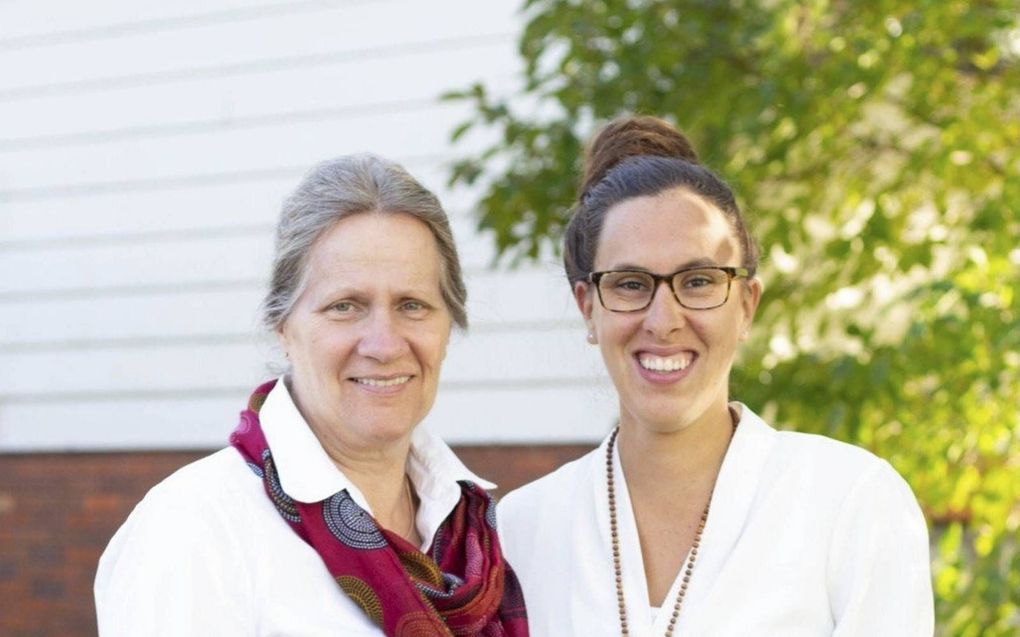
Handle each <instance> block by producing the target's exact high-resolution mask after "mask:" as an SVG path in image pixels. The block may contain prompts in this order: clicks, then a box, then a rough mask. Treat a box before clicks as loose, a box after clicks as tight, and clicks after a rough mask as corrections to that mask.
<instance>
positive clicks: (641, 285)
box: [613, 276, 648, 292]
mask: <svg viewBox="0 0 1020 637" xmlns="http://www.w3.org/2000/svg"><path fill="white" fill-rule="evenodd" d="M613 287H615V288H616V289H618V290H626V291H628V292H640V291H642V290H647V289H648V281H647V279H645V278H644V277H634V276H630V277H622V278H620V279H619V280H617V281H614V282H613Z"/></svg>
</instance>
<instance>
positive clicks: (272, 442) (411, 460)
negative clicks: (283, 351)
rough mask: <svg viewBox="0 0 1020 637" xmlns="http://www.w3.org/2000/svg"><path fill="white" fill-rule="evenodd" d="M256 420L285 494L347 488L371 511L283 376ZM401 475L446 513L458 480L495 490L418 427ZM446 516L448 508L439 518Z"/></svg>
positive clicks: (301, 497)
mask: <svg viewBox="0 0 1020 637" xmlns="http://www.w3.org/2000/svg"><path fill="white" fill-rule="evenodd" d="M259 422H260V423H261V425H262V431H263V433H264V434H265V436H266V441H267V442H268V443H269V448H270V449H271V450H272V453H273V461H274V462H275V464H276V468H277V471H278V472H279V475H280V486H281V487H283V490H284V492H285V493H286V494H287V495H289V496H290V497H291V498H294V499H295V500H298V501H300V502H319V501H321V500H325V499H326V498H328V497H330V496H331V495H333V494H334V493H337V492H338V491H341V490H343V489H347V492H348V493H350V495H351V497H352V498H354V501H355V502H357V503H358V506H360V507H361V508H363V509H365V510H366V511H368V512H369V513H371V509H370V508H369V506H368V502H366V501H365V498H364V496H363V495H362V493H361V491H360V490H359V489H358V488H357V487H356V486H355V485H354V483H353V482H351V481H350V480H349V479H348V478H347V476H346V475H344V473H343V472H342V471H340V469H339V468H338V467H337V466H336V465H335V464H334V463H333V461H332V460H331V459H330V457H329V455H328V454H327V453H326V450H325V449H323V448H322V445H321V444H320V443H319V439H318V438H316V437H315V434H314V433H313V432H312V430H311V428H310V427H309V426H308V423H307V422H306V421H305V419H304V417H302V416H301V412H299V411H298V408H297V405H295V404H294V399H293V398H292V397H291V395H290V391H289V390H288V389H287V384H286V382H284V379H283V378H280V380H279V381H278V382H277V383H276V385H275V386H274V387H273V389H272V390H270V392H269V395H268V396H266V400H265V402H264V403H263V405H262V409H261V410H260V411H259ZM407 474H408V476H409V477H410V478H411V482H412V483H413V484H414V488H415V490H416V491H417V493H418V496H419V497H420V498H421V499H422V500H423V501H424V500H426V499H429V500H433V501H440V502H444V503H445V502H451V501H452V504H451V505H450V507H451V509H452V507H453V505H454V504H455V503H456V502H457V501H459V500H460V486H459V485H458V484H457V482H458V481H460V480H469V481H471V482H473V483H475V484H477V485H478V486H480V487H482V488H484V489H494V488H495V487H496V485H495V484H493V483H491V482H489V481H487V480H483V479H482V478H479V477H478V476H477V475H475V473H474V472H472V471H471V470H470V469H468V468H467V467H466V466H464V464H463V463H462V462H461V461H460V459H459V458H457V456H456V455H455V454H454V453H453V450H452V449H450V447H448V446H447V445H446V443H444V442H443V441H442V440H440V439H439V438H438V437H437V436H435V435H434V434H432V432H430V431H428V430H427V429H426V428H424V427H421V426H419V427H416V428H415V430H414V432H413V433H412V434H411V453H410V455H409V456H408V461H407ZM447 514H449V510H447V511H446V512H445V513H444V514H443V518H445V517H446V515H447ZM441 521H442V519H440V522H441Z"/></svg>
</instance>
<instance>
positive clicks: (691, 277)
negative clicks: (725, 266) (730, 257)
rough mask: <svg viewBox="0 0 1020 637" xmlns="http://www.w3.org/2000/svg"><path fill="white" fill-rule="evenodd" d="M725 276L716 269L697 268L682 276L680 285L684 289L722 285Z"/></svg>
mask: <svg viewBox="0 0 1020 637" xmlns="http://www.w3.org/2000/svg"><path fill="white" fill-rule="evenodd" d="M725 280H726V276H725V275H724V274H723V273H722V272H720V271H717V270H698V271H695V272H688V273H686V274H685V275H684V276H683V279H682V281H681V285H682V286H683V287H684V288H685V289H695V288H705V287H712V286H715V285H722V284H723V283H724V282H725Z"/></svg>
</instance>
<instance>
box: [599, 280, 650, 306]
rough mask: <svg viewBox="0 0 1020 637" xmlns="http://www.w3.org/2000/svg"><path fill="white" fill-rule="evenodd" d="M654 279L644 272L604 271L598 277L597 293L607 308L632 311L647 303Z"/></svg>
mask: <svg viewBox="0 0 1020 637" xmlns="http://www.w3.org/2000/svg"><path fill="white" fill-rule="evenodd" d="M654 291H655V280H654V279H653V278H652V277H651V276H650V275H648V274H646V273H644V272H606V273H605V274H604V275H602V278H601V279H599V295H600V296H601V298H602V304H603V305H604V306H605V307H606V309H607V310H613V311H616V312H632V311H634V310H640V309H642V308H644V307H645V306H646V305H648V302H649V301H650V300H651V298H652V293H653V292H654Z"/></svg>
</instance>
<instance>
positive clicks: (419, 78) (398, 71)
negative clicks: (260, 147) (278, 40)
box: [0, 39, 519, 153]
mask: <svg viewBox="0 0 1020 637" xmlns="http://www.w3.org/2000/svg"><path fill="white" fill-rule="evenodd" d="M0 59H2V58H0ZM518 67H519V62H518V59H517V57H516V54H515V51H514V49H513V46H512V43H511V42H510V41H509V40H499V39H494V40H486V41H479V42H476V43H473V44H471V45H470V46H468V45H465V44H463V43H452V44H450V45H446V46H433V47H429V48H428V49H426V50H423V51H415V52H410V53H406V54H402V55H397V56H393V57H383V58H379V59H370V60H357V59H351V60H338V61H336V62H334V63H331V64H323V65H304V66H300V67H298V68H293V69H291V68H288V69H272V70H265V71H261V72H253V73H249V74H243V75H236V76H228V77H222V78H195V77H185V78H182V79H181V80H179V81H176V82H173V83H159V84H139V85H137V86H129V87H120V88H118V87H114V88H111V89H109V90H105V91H100V92H82V93H76V94H73V95H66V94H57V95H42V96H39V97H28V98H24V99H8V100H0V121H3V122H5V123H6V125H5V126H4V127H2V128H0V153H11V152H16V151H18V150H23V149H27V148H38V147H62V146H79V145H87V144H92V143H96V142H103V141H109V140H112V139H149V138H153V137H166V136H173V135H177V134H181V133H188V132H192V133H194V132H208V131H211V130H218V129H223V128H257V127H260V126H265V125H270V124H273V123H279V122H284V121H323V120H330V119H341V118H344V117H351V116H357V115H363V114H365V113H366V112H374V113H379V112H382V111H386V112H399V111H401V110H403V111H409V110H415V109H419V108H421V107H422V105H423V104H426V105H427V104H428V103H430V102H433V101H435V100H436V98H437V97H438V96H439V95H441V94H442V93H444V92H446V91H449V90H451V89H459V88H464V87H466V86H468V85H470V84H471V83H473V82H474V81H476V80H478V79H479V78H482V77H485V78H486V82H487V85H488V87H489V89H490V90H493V91H496V92H501V91H506V90H508V89H509V87H510V86H511V85H512V78H513V76H514V73H515V72H516V71H517V69H518ZM437 71H441V72H437Z"/></svg>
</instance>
